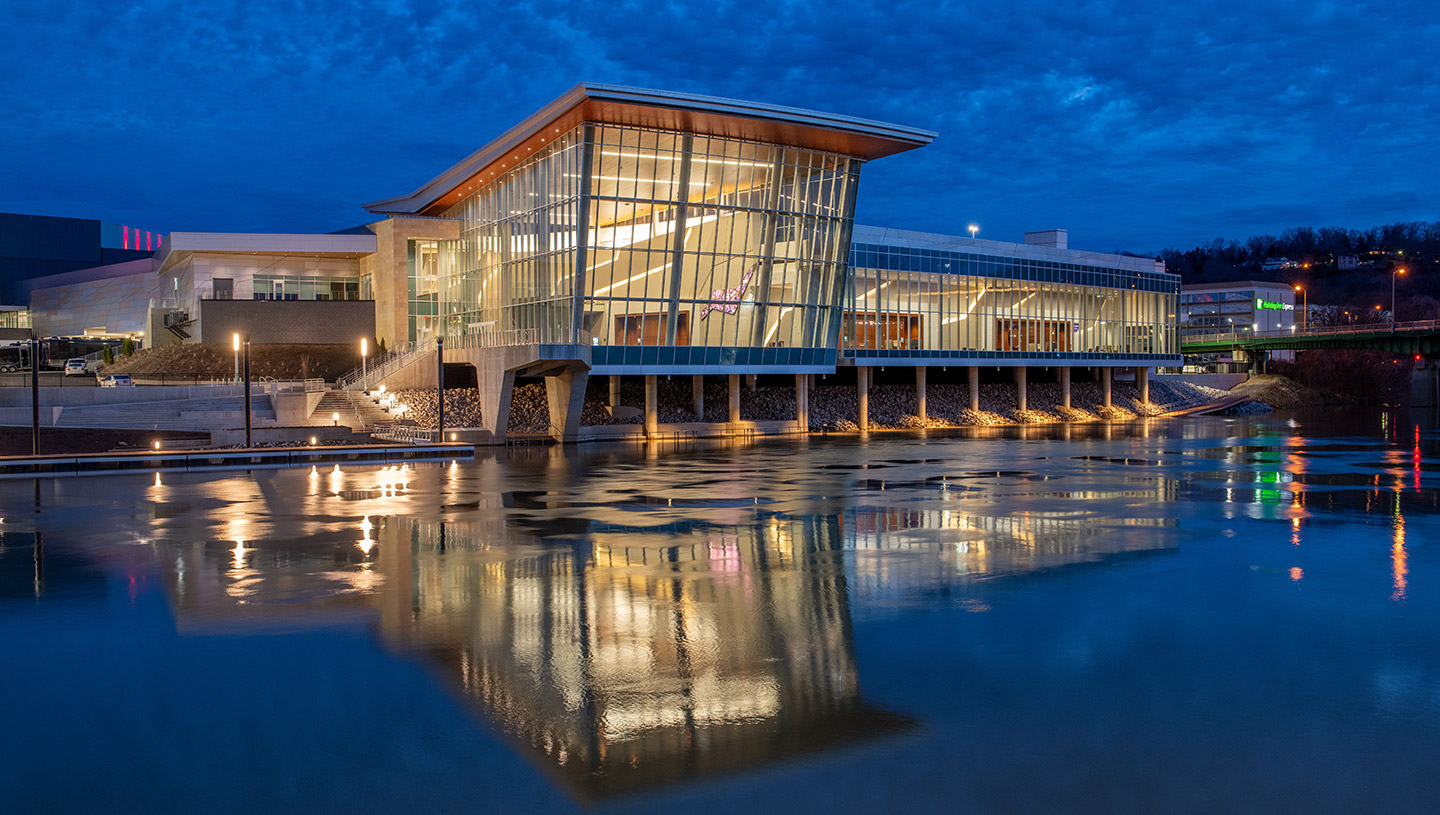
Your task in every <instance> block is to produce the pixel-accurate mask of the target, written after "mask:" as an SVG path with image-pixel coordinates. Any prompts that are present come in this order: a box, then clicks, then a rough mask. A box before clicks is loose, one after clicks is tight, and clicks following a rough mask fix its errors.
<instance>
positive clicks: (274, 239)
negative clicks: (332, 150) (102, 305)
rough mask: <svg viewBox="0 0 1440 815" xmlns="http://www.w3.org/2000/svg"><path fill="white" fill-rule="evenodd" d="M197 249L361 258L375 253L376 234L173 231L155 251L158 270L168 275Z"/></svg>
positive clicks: (199, 250)
mask: <svg viewBox="0 0 1440 815" xmlns="http://www.w3.org/2000/svg"><path fill="white" fill-rule="evenodd" d="M196 252H200V253H217V254H235V255H285V256H291V255H298V256H302V257H340V258H358V257H363V256H365V255H369V254H373V253H374V252H375V236H374V235H333V234H324V235H290V234H268V233H251V232H171V233H170V234H169V235H166V236H165V240H164V241H163V242H162V243H161V244H160V248H159V250H157V251H156V252H155V271H156V272H157V273H158V274H165V273H166V272H168V271H170V269H171V268H173V267H174V266H175V264H176V263H178V262H180V261H181V260H182V259H184V258H186V257H189V256H190V255H192V254H195V253H196Z"/></svg>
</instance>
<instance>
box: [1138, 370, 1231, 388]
mask: <svg viewBox="0 0 1440 815" xmlns="http://www.w3.org/2000/svg"><path fill="white" fill-rule="evenodd" d="M1249 378H1250V374H1151V376H1150V381H1151V382H1188V383H1190V384H1191V385H1201V386H1203V387H1206V388H1216V389H1218V390H1222V391H1228V390H1230V389H1231V388H1233V387H1235V386H1236V385H1239V384H1240V383H1241V382H1244V381H1245V380H1247V379H1249Z"/></svg>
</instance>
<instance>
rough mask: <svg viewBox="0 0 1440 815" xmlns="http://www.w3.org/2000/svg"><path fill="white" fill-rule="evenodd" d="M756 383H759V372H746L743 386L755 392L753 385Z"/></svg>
mask: <svg viewBox="0 0 1440 815" xmlns="http://www.w3.org/2000/svg"><path fill="white" fill-rule="evenodd" d="M758 384H760V374H747V375H746V376H745V387H747V388H749V389H750V392H751V393H754V392H755V386H756V385H758Z"/></svg>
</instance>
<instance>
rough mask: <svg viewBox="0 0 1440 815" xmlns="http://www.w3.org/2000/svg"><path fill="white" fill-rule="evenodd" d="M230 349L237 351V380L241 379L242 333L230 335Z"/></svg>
mask: <svg viewBox="0 0 1440 815" xmlns="http://www.w3.org/2000/svg"><path fill="white" fill-rule="evenodd" d="M230 350H231V351H234V352H235V381H236V382H237V383H238V382H239V381H240V335H239V334H231V335H230Z"/></svg>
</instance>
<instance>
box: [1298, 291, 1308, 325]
mask: <svg viewBox="0 0 1440 815" xmlns="http://www.w3.org/2000/svg"><path fill="white" fill-rule="evenodd" d="M1295 291H1298V292H1300V294H1301V296H1302V297H1303V298H1304V302H1305V310H1304V311H1303V312H1301V315H1302V317H1301V323H1302V325H1301V327H1302V328H1304V329H1305V330H1306V331H1309V330H1310V292H1308V291H1306V290H1305V289H1303V288H1301V287H1299V286H1296V287H1295Z"/></svg>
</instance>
